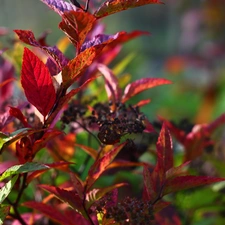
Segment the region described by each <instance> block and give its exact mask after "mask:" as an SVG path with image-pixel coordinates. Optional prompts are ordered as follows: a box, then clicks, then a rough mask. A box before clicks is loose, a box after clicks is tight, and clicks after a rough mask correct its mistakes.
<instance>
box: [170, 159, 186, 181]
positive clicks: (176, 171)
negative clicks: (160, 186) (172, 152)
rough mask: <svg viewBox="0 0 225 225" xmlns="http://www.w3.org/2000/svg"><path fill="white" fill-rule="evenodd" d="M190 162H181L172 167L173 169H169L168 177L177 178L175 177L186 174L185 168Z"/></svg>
mask: <svg viewBox="0 0 225 225" xmlns="http://www.w3.org/2000/svg"><path fill="white" fill-rule="evenodd" d="M189 163H190V161H189V162H185V163H183V164H181V165H180V166H177V167H172V168H171V169H169V170H168V171H167V172H166V179H167V180H169V179H172V178H175V177H178V176H184V175H186V174H187V171H185V170H184V168H185V167H186V166H188V164H189Z"/></svg>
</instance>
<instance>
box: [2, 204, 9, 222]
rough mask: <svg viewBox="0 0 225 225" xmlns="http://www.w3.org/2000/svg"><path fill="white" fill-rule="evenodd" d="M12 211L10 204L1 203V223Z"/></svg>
mask: <svg viewBox="0 0 225 225" xmlns="http://www.w3.org/2000/svg"><path fill="white" fill-rule="evenodd" d="M9 212H10V206H9V205H0V224H3V222H4V220H5V218H6V216H7V215H8V214H9Z"/></svg>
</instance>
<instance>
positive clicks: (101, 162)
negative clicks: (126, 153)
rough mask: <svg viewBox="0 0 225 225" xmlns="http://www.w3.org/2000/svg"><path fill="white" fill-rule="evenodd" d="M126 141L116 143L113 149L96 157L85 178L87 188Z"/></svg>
mask: <svg viewBox="0 0 225 225" xmlns="http://www.w3.org/2000/svg"><path fill="white" fill-rule="evenodd" d="M125 144H126V142H124V143H122V144H120V145H118V146H117V147H115V148H114V149H113V150H111V151H109V152H107V153H106V154H105V155H104V156H103V157H101V158H99V159H97V160H96V161H95V163H94V164H93V165H92V167H91V168H90V170H89V172H88V177H87V179H86V183H87V190H89V189H90V187H91V186H92V185H93V184H94V183H95V181H96V180H97V179H98V178H99V177H100V175H101V174H102V173H103V172H104V171H105V170H106V168H107V166H108V165H109V164H110V163H111V162H112V161H113V159H114V158H115V157H116V155H117V154H118V153H119V151H120V150H121V149H122V148H123V147H124V145H125Z"/></svg>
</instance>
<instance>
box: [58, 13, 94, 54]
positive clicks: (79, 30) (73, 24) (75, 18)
mask: <svg viewBox="0 0 225 225" xmlns="http://www.w3.org/2000/svg"><path fill="white" fill-rule="evenodd" d="M62 19H63V20H62V22H61V23H60V24H59V27H60V29H62V31H63V32H64V33H65V34H66V35H67V36H68V37H69V39H70V41H71V42H72V43H73V44H74V45H75V46H76V48H77V50H78V52H79V50H80V48H81V45H82V44H83V42H84V40H85V39H86V36H87V34H88V32H89V31H90V30H91V29H92V27H93V25H94V23H95V21H96V18H95V17H94V16H93V15H92V14H90V13H88V12H75V11H69V12H65V13H64V14H63V16H62Z"/></svg>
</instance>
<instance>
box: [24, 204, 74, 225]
mask: <svg viewBox="0 0 225 225" xmlns="http://www.w3.org/2000/svg"><path fill="white" fill-rule="evenodd" d="M23 205H24V206H27V207H29V208H32V209H35V210H37V211H40V212H41V213H43V214H44V215H46V216H47V217H49V218H50V219H51V220H53V221H55V222H57V223H59V224H63V225H71V221H70V220H69V219H68V218H67V216H65V215H64V213H62V212H60V211H59V210H58V209H57V207H55V206H52V205H51V206H50V205H47V204H44V203H42V202H34V201H30V202H25V203H23Z"/></svg>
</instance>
